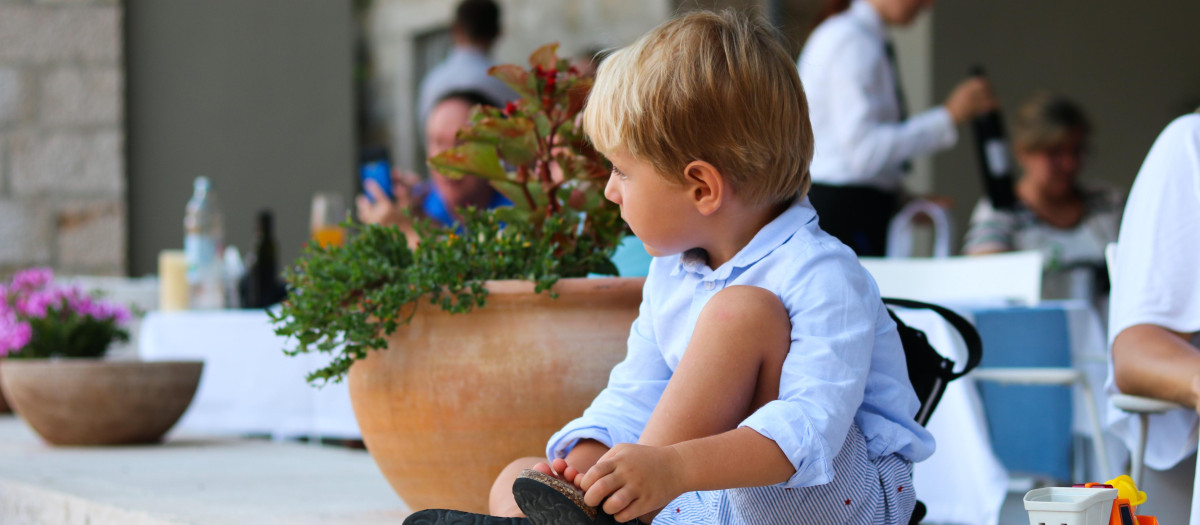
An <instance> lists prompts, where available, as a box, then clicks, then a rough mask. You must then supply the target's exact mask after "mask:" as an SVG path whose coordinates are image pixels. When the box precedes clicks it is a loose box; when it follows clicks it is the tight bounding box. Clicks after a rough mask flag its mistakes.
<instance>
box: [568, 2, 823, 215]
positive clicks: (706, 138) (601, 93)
mask: <svg viewBox="0 0 1200 525" xmlns="http://www.w3.org/2000/svg"><path fill="white" fill-rule="evenodd" d="M583 123H584V128H585V130H586V131H587V134H588V136H589V137H590V138H591V140H592V143H593V144H595V146H596V149H598V150H599V151H601V152H617V151H621V152H625V153H627V154H628V155H631V156H633V157H634V158H637V159H639V160H641V161H644V162H648V163H649V164H650V165H652V166H653V167H654V169H655V171H657V172H658V173H659V174H660V175H663V176H664V177H666V178H668V179H669V180H675V181H679V182H683V180H684V168H685V167H686V166H687V165H688V164H689V163H691V162H692V161H695V160H703V161H706V162H709V163H710V164H712V165H713V166H715V167H716V168H717V170H718V171H720V172H721V174H722V175H724V176H725V178H726V180H728V181H729V182H730V184H731V186H732V187H733V191H734V193H736V194H737V195H738V196H739V197H740V198H741V199H743V200H745V201H746V202H748V203H751V204H755V205H761V204H774V203H778V202H781V201H786V200H791V199H792V198H794V197H796V196H797V195H799V196H803V195H805V194H806V193H807V192H808V187H809V173H808V164H809V161H811V160H812V151H813V136H812V126H811V125H810V124H809V121H808V103H807V101H806V99H805V97H804V88H803V86H801V84H800V76H799V74H798V73H797V71H796V65H795V64H794V63H793V62H792V59H791V57H790V56H788V54H787V52H786V51H784V49H783V46H782V45H780V43H779V41H778V40H777V38H776V36H775V35H774V33H773V31H772V30H771V29H769V28H768V27H767V26H766V25H764V24H763V23H762V22H758V21H752V20H749V19H747V18H746V17H744V16H741V15H738V14H736V13H734V12H733V11H724V12H721V13H713V12H703V11H702V12H696V13H691V14H688V15H684V16H681V17H679V18H676V19H674V20H671V21H669V22H666V23H664V24H662V25H660V26H658V27H657V28H655V29H653V30H652V31H650V32H649V33H647V34H646V35H645V36H643V37H642V38H641V39H639V40H638V41H637V42H634V43H633V44H632V45H630V46H629V47H626V48H622V49H620V50H617V51H616V52H614V53H613V54H612V55H611V56H609V57H608V58H607V59H605V60H604V62H602V63H601V64H600V70H599V72H598V73H597V77H596V84H595V87H594V88H593V89H592V93H591V96H590V98H589V99H588V104H587V107H586V108H585V109H584V114H583Z"/></svg>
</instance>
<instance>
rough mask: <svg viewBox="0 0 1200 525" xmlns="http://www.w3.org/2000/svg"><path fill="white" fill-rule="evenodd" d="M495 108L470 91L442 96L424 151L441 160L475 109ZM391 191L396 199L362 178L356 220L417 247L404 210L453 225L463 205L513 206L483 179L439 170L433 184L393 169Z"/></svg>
mask: <svg viewBox="0 0 1200 525" xmlns="http://www.w3.org/2000/svg"><path fill="white" fill-rule="evenodd" d="M480 104H482V105H486V106H494V105H495V104H494V103H492V101H491V100H489V99H487V98H486V97H485V96H483V95H481V94H479V93H477V92H471V91H460V92H453V93H449V94H447V95H445V96H443V97H442V98H441V99H440V100H439V101H438V102H437V103H436V104H434V106H433V110H431V111H430V112H429V120H428V121H427V122H426V125H425V148H426V151H428V153H429V156H431V157H432V156H434V155H437V154H438V153H441V152H443V151H445V150H447V149H450V148H451V147H454V145H455V144H457V139H456V138H455V135H456V134H457V133H458V130H459V129H460V128H462V127H463V126H464V125H466V124H467V123H468V121H469V117H470V113H471V108H473V107H475V106H476V105H480ZM391 177H392V179H391V186H392V188H391V190H392V194H393V195H394V198H389V196H388V192H387V191H386V189H385V188H384V187H382V186H381V185H380V184H379V182H377V181H376V180H375V179H373V178H368V177H366V174H364V180H363V191H365V192H366V195H359V196H358V198H357V199H356V204H357V208H358V220H360V221H362V222H363V223H366V224H391V225H395V226H397V227H399V228H400V229H401V230H403V231H404V233H405V235H407V236H408V238H409V242H410V243H412V244H414V245H415V243H416V236H415V235H413V228H412V222H411V219H410V218H409V216H408V215H406V214H405V213H404V211H405V210H409V209H411V210H412V215H413V216H415V217H425V218H429V219H432V220H433V221H434V222H435V223H437V224H440V225H443V226H449V225H453V224H456V223H458V222H459V220H460V219H461V217H459V215H458V210H459V209H460V208H463V207H465V206H474V207H476V208H479V209H483V208H495V207H499V206H506V205H509V204H512V202H511V201H509V200H508V199H507V198H505V197H504V196H503V195H501V194H500V193H499V192H497V191H496V190H495V189H494V188H492V186H491V184H490V183H489V182H488V181H487V180H486V179H483V178H480V177H475V176H464V177H461V178H457V179H452V178H450V177H447V176H445V175H442V174H441V173H438V172H437V171H432V172H431V173H430V180H429V182H421V180H420V179H419V178H418V177H417V176H416V175H415V174H413V173H408V172H401V171H397V170H393V171H392V174H391Z"/></svg>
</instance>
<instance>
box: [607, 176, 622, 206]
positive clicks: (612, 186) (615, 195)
mask: <svg viewBox="0 0 1200 525" xmlns="http://www.w3.org/2000/svg"><path fill="white" fill-rule="evenodd" d="M617 184H619V183H618V182H617V177H616V176H613V175H609V176H608V184H605V185H604V198H606V199H608V200H610V201H612V202H613V204H616V205H617V206H620V205H621V192H619V191H617Z"/></svg>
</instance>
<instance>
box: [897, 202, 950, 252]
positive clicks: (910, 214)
mask: <svg viewBox="0 0 1200 525" xmlns="http://www.w3.org/2000/svg"><path fill="white" fill-rule="evenodd" d="M919 214H924V215H925V216H927V217H929V220H930V222H931V223H933V257H938V258H943V257H949V256H950V239H951V238H953V237H954V220H953V219H952V218H951V217H950V212H948V211H946V208H943V207H941V206H938V205H937V204H936V203H934V202H933V201H928V200H924V199H915V200H913V201H910V202H909V203H908V204H906V205H904V207H903V208H901V209H900V211H898V212H896V215H895V216H893V217H892V221H891V222H890V223H888V241H887V256H888V257H912V256H913V237H914V235H915V231H916V225H915V224H914V222H913V220H914V219H915V218H916V217H917V215H919Z"/></svg>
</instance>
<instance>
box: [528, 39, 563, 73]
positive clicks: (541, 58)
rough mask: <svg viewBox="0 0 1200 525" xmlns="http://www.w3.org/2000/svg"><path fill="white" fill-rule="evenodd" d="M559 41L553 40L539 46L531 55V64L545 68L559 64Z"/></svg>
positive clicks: (552, 67) (551, 67)
mask: <svg viewBox="0 0 1200 525" xmlns="http://www.w3.org/2000/svg"><path fill="white" fill-rule="evenodd" d="M557 51H558V42H552V43H549V44H546V45H544V46H542V47H539V48H537V50H536V51H534V52H533V54H531V55H529V65H530V66H532V67H537V66H542V68H543V69H554V66H556V65H558V52H557Z"/></svg>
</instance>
